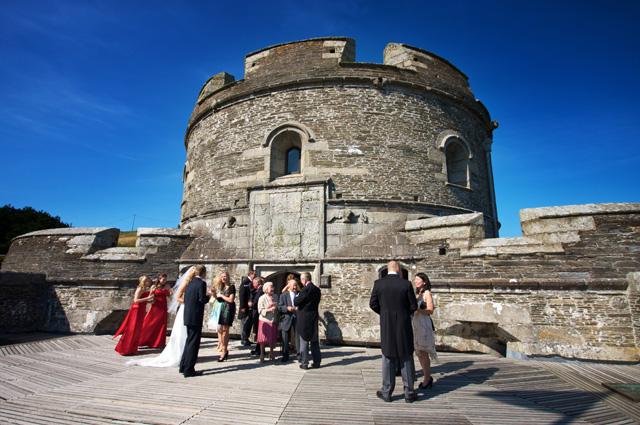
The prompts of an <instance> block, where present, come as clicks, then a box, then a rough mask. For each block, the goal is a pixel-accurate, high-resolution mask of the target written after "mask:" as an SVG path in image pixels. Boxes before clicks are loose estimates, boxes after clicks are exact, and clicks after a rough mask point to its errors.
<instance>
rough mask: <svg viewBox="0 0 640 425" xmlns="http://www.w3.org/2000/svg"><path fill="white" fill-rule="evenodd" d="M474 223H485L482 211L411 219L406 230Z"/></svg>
mask: <svg viewBox="0 0 640 425" xmlns="http://www.w3.org/2000/svg"><path fill="white" fill-rule="evenodd" d="M473 224H475V225H484V219H483V214H482V213H479V212H476V213H471V214H456V215H447V216H444V217H433V218H425V219H421V220H409V221H407V222H406V223H405V226H404V230H405V231H413V230H424V229H435V228H440V227H453V226H463V225H473Z"/></svg>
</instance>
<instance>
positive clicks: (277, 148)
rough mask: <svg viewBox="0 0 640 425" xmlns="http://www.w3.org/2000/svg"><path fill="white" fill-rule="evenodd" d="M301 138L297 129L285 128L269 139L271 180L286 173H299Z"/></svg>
mask: <svg viewBox="0 0 640 425" xmlns="http://www.w3.org/2000/svg"><path fill="white" fill-rule="evenodd" d="M301 154H302V138H301V135H300V133H299V132H298V131H295V130H293V129H286V130H284V131H282V132H280V133H279V134H277V135H276V136H275V137H274V138H273V140H271V161H270V168H271V169H270V173H269V175H270V177H271V180H274V179H277V178H278V177H282V176H286V175H288V174H297V173H300V172H301V171H302V170H301V168H302V167H301V163H300V157H301Z"/></svg>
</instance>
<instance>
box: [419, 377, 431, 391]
mask: <svg viewBox="0 0 640 425" xmlns="http://www.w3.org/2000/svg"><path fill="white" fill-rule="evenodd" d="M431 387H433V376H430V377H429V382H427V383H426V384H425V383H424V382H420V384H419V385H418V388H419V389H421V390H426V389H427V388H431Z"/></svg>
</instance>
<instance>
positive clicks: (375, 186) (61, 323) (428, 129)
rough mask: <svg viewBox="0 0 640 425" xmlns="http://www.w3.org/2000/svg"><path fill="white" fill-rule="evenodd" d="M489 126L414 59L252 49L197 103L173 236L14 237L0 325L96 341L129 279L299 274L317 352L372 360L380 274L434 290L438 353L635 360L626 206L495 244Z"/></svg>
mask: <svg viewBox="0 0 640 425" xmlns="http://www.w3.org/2000/svg"><path fill="white" fill-rule="evenodd" d="M496 127H497V123H495V122H494V121H492V120H491V118H490V116H489V113H488V112H487V110H486V109H485V108H484V106H483V105H482V103H480V102H479V101H478V100H477V99H476V98H475V96H474V95H473V93H472V92H471V91H470V89H469V85H468V80H467V76H466V75H464V74H463V73H462V72H461V71H460V70H458V69H457V68H456V67H455V66H453V65H452V64H451V63H449V62H448V61H447V60H445V59H443V58H441V57H439V56H437V55H435V54H433V53H430V52H427V51H425V50H422V49H419V48H415V47H411V46H407V45H405V44H398V43H391V44H389V45H388V46H387V47H386V48H385V50H384V64H369V63H359V62H355V42H354V41H353V40H352V39H349V38H341V37H333V38H321V39H311V40H305V41H299V42H293V43H286V44H281V45H277V46H271V47H267V48H265V49H262V50H259V51H257V52H253V53H250V54H248V55H247V56H246V57H245V75H244V79H242V80H235V78H234V77H233V76H231V75H230V74H228V73H225V72H222V73H219V74H216V75H214V76H213V77H212V78H211V79H209V80H208V81H207V82H206V83H205V84H204V86H203V87H202V89H201V91H200V93H199V95H198V98H197V103H196V105H195V108H194V111H193V113H192V116H191V118H190V120H189V123H188V127H187V131H186V135H185V148H186V153H187V158H186V163H185V167H184V176H183V184H184V195H183V202H182V206H181V212H182V216H181V229H180V230H176V229H140V230H139V232H138V242H137V246H136V248H115V240H116V239H117V232H118V231H117V229H106V228H98V229H53V230H49V231H43V232H35V233H32V234H27V235H23V236H20V237H18V238H16V239H15V240H14V242H13V244H12V246H11V249H10V251H9V253H8V254H7V257H6V258H5V260H4V262H3V264H2V272H1V273H0V284H1V285H2V287H3V291H5V293H6V294H8V298H7V299H8V300H9V301H7V302H5V303H4V304H3V309H7V308H9V309H10V306H12V305H19V306H20V308H19V309H17V310H16V312H12V311H10V312H9V313H7V312H6V311H3V313H2V318H3V319H4V318H5V317H7V320H9V321H10V323H14V325H12V326H18V325H19V324H20V323H22V322H21V321H23V320H25V318H26V317H27V316H28V315H29V314H31V313H30V312H31V311H43V309H44V311H45V312H46V313H43V314H40V313H38V315H36V316H37V320H36V322H35V324H31V325H28V326H27V325H24V324H23V325H24V326H23V327H25V326H26V328H29V329H32V330H63V331H74V332H98V333H100V332H109V331H112V330H113V328H114V327H115V326H117V324H118V321H119V320H121V318H122V316H123V315H124V314H125V313H126V310H127V308H128V306H129V304H130V302H131V296H132V293H133V288H134V287H135V283H136V281H137V277H138V276H139V275H141V274H152V275H155V274H157V273H159V272H168V273H169V274H170V276H171V277H174V278H175V275H176V274H177V272H178V270H181V269H184V268H185V267H187V266H190V265H192V264H204V265H206V267H207V269H208V271H209V276H210V277H211V276H212V275H213V274H215V273H217V272H218V271H220V270H228V271H229V273H230V275H231V277H232V281H234V282H236V283H238V282H240V279H241V277H242V276H243V275H244V274H246V272H247V270H248V269H249V268H250V267H252V268H255V269H256V270H257V272H258V273H259V274H260V275H262V276H265V277H268V278H269V279H271V280H273V281H274V282H275V283H276V288H277V290H279V289H280V287H281V285H282V282H283V279H284V276H285V275H286V274H287V273H289V272H296V273H300V272H302V271H309V272H311V273H312V276H313V279H314V282H315V283H316V284H317V285H318V286H320V287H321V289H322V291H323V292H322V293H323V298H322V302H321V305H320V310H321V312H320V313H321V317H322V321H321V334H322V337H323V338H324V339H325V340H327V341H329V342H332V343H343V344H344V343H352V344H374V345H375V344H377V343H378V342H379V331H378V318H377V316H376V315H375V314H374V313H373V312H372V311H370V309H369V307H368V300H369V295H370V292H371V286H372V284H373V281H374V280H375V279H377V278H378V277H379V276H380V275H381V274H383V273H384V272H385V266H386V263H387V262H388V261H389V260H391V259H395V260H399V261H400V262H401V264H402V267H403V271H404V273H406V275H407V277H408V278H410V279H411V278H413V276H414V275H415V273H417V272H419V271H423V272H425V273H427V274H428V275H429V276H430V278H431V280H432V283H433V292H434V298H435V302H436V311H435V313H434V319H435V323H436V327H437V343H438V346H439V347H440V348H441V349H446V350H460V351H467V350H472V351H480V352H486V353H494V354H497V355H506V356H511V357H536V356H561V357H566V358H578V359H592V360H620V361H633V362H637V361H639V360H640V351H639V349H638V342H639V341H638V340H639V338H640V334H639V332H640V296H639V294H640V283H639V282H640V277H639V276H640V242H639V238H638V234H639V231H640V204H600V205H598V204H593V205H578V206H564V207H550V208H535V209H527V210H523V211H522V212H521V217H520V219H521V223H522V229H523V236H522V237H517V238H498V237H497V236H498V228H499V224H498V221H497V214H496V205H495V195H494V189H493V176H492V169H491V145H492V140H493V131H494V129H495V128H496ZM297 158H299V160H298V159H297ZM291 161H293V162H291ZM290 163H294V165H296V166H297V168H296V167H294V168H293V170H294V171H291V170H289V168H288V167H289V165H290ZM25 299H26V300H25ZM10 327H11V326H9V328H10ZM18 327H19V326H18ZM238 331H239V329H238V326H237V323H236V325H234V328H233V330H232V332H236V333H238Z"/></svg>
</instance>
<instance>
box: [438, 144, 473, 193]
mask: <svg viewBox="0 0 640 425" xmlns="http://www.w3.org/2000/svg"><path fill="white" fill-rule="evenodd" d="M444 154H445V156H446V158H447V182H449V183H451V184H455V185H458V186H463V187H467V188H470V185H469V152H467V149H466V147H465V145H464V144H463V143H462V141H460V139H458V138H457V137H451V138H449V140H447V143H446V146H445V150H444Z"/></svg>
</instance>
